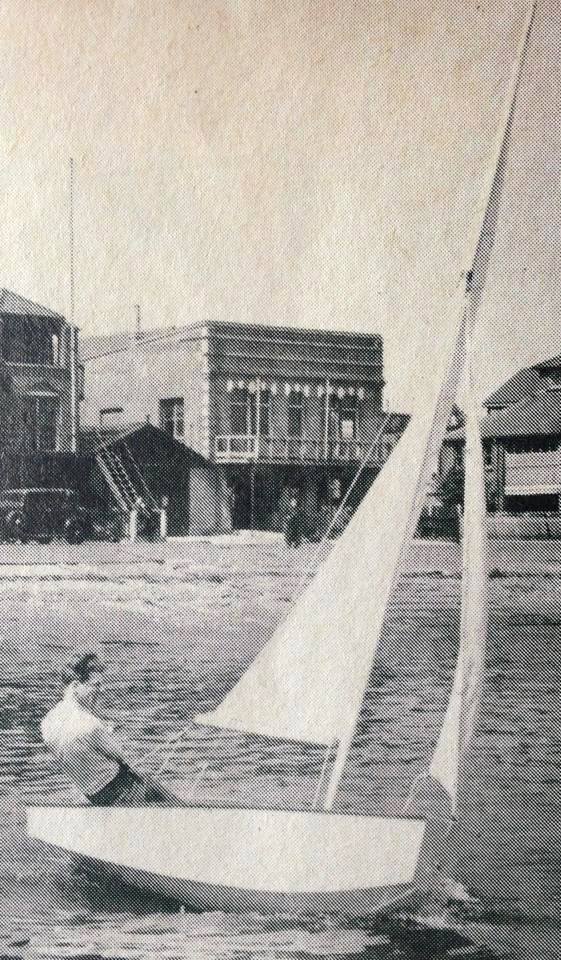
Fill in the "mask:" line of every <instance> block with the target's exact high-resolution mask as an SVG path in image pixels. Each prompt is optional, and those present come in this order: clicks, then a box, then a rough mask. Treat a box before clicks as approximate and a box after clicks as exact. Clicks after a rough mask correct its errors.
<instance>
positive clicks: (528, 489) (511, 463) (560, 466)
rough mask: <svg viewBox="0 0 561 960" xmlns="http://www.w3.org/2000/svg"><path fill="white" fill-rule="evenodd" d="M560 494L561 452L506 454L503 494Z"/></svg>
mask: <svg viewBox="0 0 561 960" xmlns="http://www.w3.org/2000/svg"><path fill="white" fill-rule="evenodd" d="M547 493H561V450H545V451H537V450H536V451H528V452H524V453H507V454H506V457H505V494H506V495H507V496H524V495H532V494H534V495H537V494H547Z"/></svg>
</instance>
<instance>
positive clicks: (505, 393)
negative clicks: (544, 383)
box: [485, 366, 540, 407]
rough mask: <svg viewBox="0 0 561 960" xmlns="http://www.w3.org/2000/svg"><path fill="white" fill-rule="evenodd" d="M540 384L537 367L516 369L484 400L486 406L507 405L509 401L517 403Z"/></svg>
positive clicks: (532, 392) (533, 391) (529, 394)
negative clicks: (515, 371)
mask: <svg viewBox="0 0 561 960" xmlns="http://www.w3.org/2000/svg"><path fill="white" fill-rule="evenodd" d="M539 384H540V374H539V368H538V367H537V366H535V367H523V368H522V370H518V371H517V373H515V374H514V375H513V376H512V377H511V378H510V379H509V380H507V381H506V383H503V384H502V386H500V387H499V388H498V390H495V392H494V393H492V394H491V396H489V397H487V399H486V401H485V406H486V407H507V406H508V405H509V404H511V403H518V402H519V401H520V400H522V399H524V397H529V396H532V394H534V393H535V392H536V390H537V389H538V387H539Z"/></svg>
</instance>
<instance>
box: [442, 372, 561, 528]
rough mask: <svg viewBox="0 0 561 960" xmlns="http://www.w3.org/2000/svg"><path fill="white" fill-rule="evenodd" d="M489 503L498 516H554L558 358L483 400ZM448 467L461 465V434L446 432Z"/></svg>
mask: <svg viewBox="0 0 561 960" xmlns="http://www.w3.org/2000/svg"><path fill="white" fill-rule="evenodd" d="M485 407H486V410H487V415H486V417H485V418H484V419H483V421H482V424H481V436H482V441H483V450H484V459H485V467H486V473H487V498H488V504H489V507H490V508H491V509H493V510H497V511H506V512H509V513H521V512H525V511H546V512H550V513H558V512H559V511H560V503H561V356H556V357H552V358H550V359H548V360H544V361H542V362H541V363H538V364H535V365H534V366H532V367H525V368H523V369H522V370H519V371H518V372H517V373H516V374H514V376H513V377H511V378H510V379H509V380H508V381H507V382H506V383H505V384H503V385H502V386H501V387H499V389H498V390H496V391H495V392H494V393H493V394H491V396H490V397H488V399H487V400H486V401H485ZM445 446H446V447H448V452H447V454H446V455H445V456H444V459H445V462H446V464H447V467H448V468H449V467H450V465H451V464H453V463H456V464H461V462H462V457H463V430H451V431H449V433H448V435H447V439H446V444H445Z"/></svg>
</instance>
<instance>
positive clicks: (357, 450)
mask: <svg viewBox="0 0 561 960" xmlns="http://www.w3.org/2000/svg"><path fill="white" fill-rule="evenodd" d="M392 445H393V444H389V445H388V442H387V438H386V442H385V443H379V444H376V446H375V447H374V449H373V450H372V451H371V454H370V458H369V460H370V462H371V463H374V464H379V465H381V464H382V463H384V462H385V460H387V458H388V455H389V453H390V451H391V446H392ZM370 447H371V444H369V443H368V442H363V441H361V440H327V441H324V440H310V439H307V438H305V437H257V436H255V435H253V434H232V433H228V434H222V435H220V436H217V437H215V442H214V452H215V458H216V460H218V461H221V462H223V463H251V462H260V463H325V462H329V461H330V462H338V463H341V462H348V463H351V462H355V461H360V460H362V459H363V458H364V457H365V456H367V454H368V452H369V450H370Z"/></svg>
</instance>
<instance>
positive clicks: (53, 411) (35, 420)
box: [22, 395, 60, 452]
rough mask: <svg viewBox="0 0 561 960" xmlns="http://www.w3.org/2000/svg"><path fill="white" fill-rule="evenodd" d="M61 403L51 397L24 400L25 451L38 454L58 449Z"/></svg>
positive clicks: (30, 397)
mask: <svg viewBox="0 0 561 960" xmlns="http://www.w3.org/2000/svg"><path fill="white" fill-rule="evenodd" d="M59 413H60V402H59V399H58V397H55V396H49V395H37V396H28V397H24V398H23V404H22V424H23V444H24V447H25V449H27V450H34V451H37V452H45V451H48V450H57V449H58V422H59Z"/></svg>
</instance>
